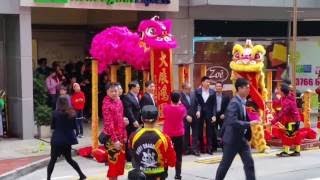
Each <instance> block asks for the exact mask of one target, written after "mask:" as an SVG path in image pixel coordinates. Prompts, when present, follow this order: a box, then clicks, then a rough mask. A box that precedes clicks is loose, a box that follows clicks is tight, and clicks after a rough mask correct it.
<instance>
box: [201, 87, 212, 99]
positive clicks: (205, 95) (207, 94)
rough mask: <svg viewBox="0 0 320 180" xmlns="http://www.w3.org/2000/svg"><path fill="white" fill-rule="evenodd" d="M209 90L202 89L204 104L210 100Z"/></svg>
mask: <svg viewBox="0 0 320 180" xmlns="http://www.w3.org/2000/svg"><path fill="white" fill-rule="evenodd" d="M209 95H210V94H209V89H208V90H205V89H203V88H202V99H203V101H204V102H207V100H208V98H209Z"/></svg>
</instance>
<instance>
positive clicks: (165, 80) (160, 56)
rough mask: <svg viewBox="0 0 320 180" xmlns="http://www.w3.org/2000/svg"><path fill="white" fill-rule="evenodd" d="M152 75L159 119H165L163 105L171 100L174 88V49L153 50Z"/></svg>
mask: <svg viewBox="0 0 320 180" xmlns="http://www.w3.org/2000/svg"><path fill="white" fill-rule="evenodd" d="M151 62H152V63H151V77H152V80H153V81H154V82H155V85H156V92H155V97H156V100H157V105H158V109H159V120H160V122H162V121H163V119H164V117H163V106H164V105H165V104H167V103H169V102H170V93H171V91H172V90H173V89H172V50H171V49H159V50H152V53H151Z"/></svg>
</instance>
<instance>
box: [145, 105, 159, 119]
mask: <svg viewBox="0 0 320 180" xmlns="http://www.w3.org/2000/svg"><path fill="white" fill-rule="evenodd" d="M141 116H142V120H143V121H147V122H153V121H155V120H156V119H157V117H158V109H157V108H156V107H155V106H153V105H146V106H143V108H142V111H141Z"/></svg>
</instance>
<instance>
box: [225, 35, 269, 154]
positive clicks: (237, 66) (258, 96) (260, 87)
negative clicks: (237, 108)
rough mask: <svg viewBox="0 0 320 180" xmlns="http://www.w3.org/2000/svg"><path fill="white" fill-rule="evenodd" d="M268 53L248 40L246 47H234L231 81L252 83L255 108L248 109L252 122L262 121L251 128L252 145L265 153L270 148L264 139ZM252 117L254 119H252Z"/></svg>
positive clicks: (250, 95)
mask: <svg viewBox="0 0 320 180" xmlns="http://www.w3.org/2000/svg"><path fill="white" fill-rule="evenodd" d="M265 53H266V51H265V49H264V47H263V46H262V45H255V46H253V45H252V43H251V40H247V41H246V44H245V46H244V47H243V46H241V45H239V44H236V45H234V47H233V50H232V56H233V57H232V61H231V63H230V68H231V70H232V72H231V80H232V81H233V83H234V82H235V80H236V79H237V78H240V77H241V78H245V79H247V80H248V81H249V83H250V93H249V98H250V99H252V103H253V104H255V108H252V107H249V109H247V111H248V115H249V118H250V117H251V118H250V120H257V121H260V123H259V124H257V125H253V126H251V130H252V139H251V145H252V146H253V147H254V148H255V149H257V151H258V152H264V151H265V150H266V149H269V147H268V146H267V144H266V140H265V138H264V128H263V119H264V116H265V115H264V114H265V113H264V112H265V109H266V106H265V101H266V99H267V89H266V88H265V82H264V78H265V76H264V73H263V67H264V64H263V60H264V55H265ZM252 117H253V118H254V119H252Z"/></svg>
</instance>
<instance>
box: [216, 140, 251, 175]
mask: <svg viewBox="0 0 320 180" xmlns="http://www.w3.org/2000/svg"><path fill="white" fill-rule="evenodd" d="M243 143H244V142H243ZM237 154H239V155H240V158H241V160H242V163H243V166H244V172H245V174H246V180H255V179H256V176H255V170H254V162H253V158H252V155H251V150H250V147H249V144H248V143H244V144H240V145H235V144H224V146H223V156H222V160H221V162H220V164H219V167H218V170H217V174H216V178H215V179H216V180H223V179H224V177H225V176H226V174H227V172H228V170H229V168H230V166H231V163H232V161H233V159H234V157H235V156H236V155H237Z"/></svg>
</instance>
